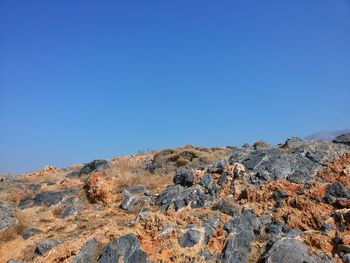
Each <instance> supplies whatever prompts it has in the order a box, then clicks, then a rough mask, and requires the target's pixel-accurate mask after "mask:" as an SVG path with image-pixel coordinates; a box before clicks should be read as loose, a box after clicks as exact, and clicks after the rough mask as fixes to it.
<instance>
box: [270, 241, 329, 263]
mask: <svg viewBox="0 0 350 263" xmlns="http://www.w3.org/2000/svg"><path fill="white" fill-rule="evenodd" d="M264 259H265V261H264V262H269V263H280V262H284V263H299V262H300V263H303V262H309V263H321V262H322V263H323V262H333V261H332V260H331V259H330V258H328V257H327V256H326V255H323V256H322V257H321V256H318V255H311V254H309V247H308V246H307V245H306V244H304V243H303V242H302V241H300V240H299V239H295V238H289V237H286V238H282V239H280V240H278V241H276V242H275V243H274V244H273V246H272V247H271V249H270V250H269V251H268V253H267V254H266V255H265V257H264Z"/></svg>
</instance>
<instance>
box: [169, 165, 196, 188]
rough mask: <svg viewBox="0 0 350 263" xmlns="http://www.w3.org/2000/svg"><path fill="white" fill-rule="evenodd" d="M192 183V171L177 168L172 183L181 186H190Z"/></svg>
mask: <svg viewBox="0 0 350 263" xmlns="http://www.w3.org/2000/svg"><path fill="white" fill-rule="evenodd" d="M193 182H194V175H193V172H192V170H190V169H185V168H178V169H177V170H176V174H175V177H174V183H175V184H179V185H182V186H188V187H189V186H192V185H193Z"/></svg>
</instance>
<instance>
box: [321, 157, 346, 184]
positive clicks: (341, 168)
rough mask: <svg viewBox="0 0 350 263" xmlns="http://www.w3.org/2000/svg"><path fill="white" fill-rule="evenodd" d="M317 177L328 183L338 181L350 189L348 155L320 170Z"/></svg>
mask: <svg viewBox="0 0 350 263" xmlns="http://www.w3.org/2000/svg"><path fill="white" fill-rule="evenodd" d="M317 176H318V177H320V178H323V179H325V180H327V181H329V182H336V181H340V182H341V183H342V184H343V185H344V186H346V187H348V188H350V153H346V154H344V155H342V156H341V157H340V158H339V159H337V160H335V161H334V162H332V163H330V164H329V165H328V167H325V168H323V169H321V170H320V171H319V172H318V173H317Z"/></svg>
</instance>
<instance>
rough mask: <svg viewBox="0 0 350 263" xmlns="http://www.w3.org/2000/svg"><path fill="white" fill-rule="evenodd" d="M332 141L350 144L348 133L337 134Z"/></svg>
mask: <svg viewBox="0 0 350 263" xmlns="http://www.w3.org/2000/svg"><path fill="white" fill-rule="evenodd" d="M333 142H334V143H343V144H346V145H349V146H350V133H345V134H342V135H339V136H338V137H337V138H335V139H334V140H333Z"/></svg>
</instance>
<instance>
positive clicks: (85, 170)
mask: <svg viewBox="0 0 350 263" xmlns="http://www.w3.org/2000/svg"><path fill="white" fill-rule="evenodd" d="M111 167H112V165H111V164H110V163H109V162H108V161H106V160H93V161H92V162H89V163H87V164H85V165H84V166H83V167H82V168H81V170H80V174H89V173H91V172H101V171H103V170H104V169H108V168H111Z"/></svg>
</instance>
